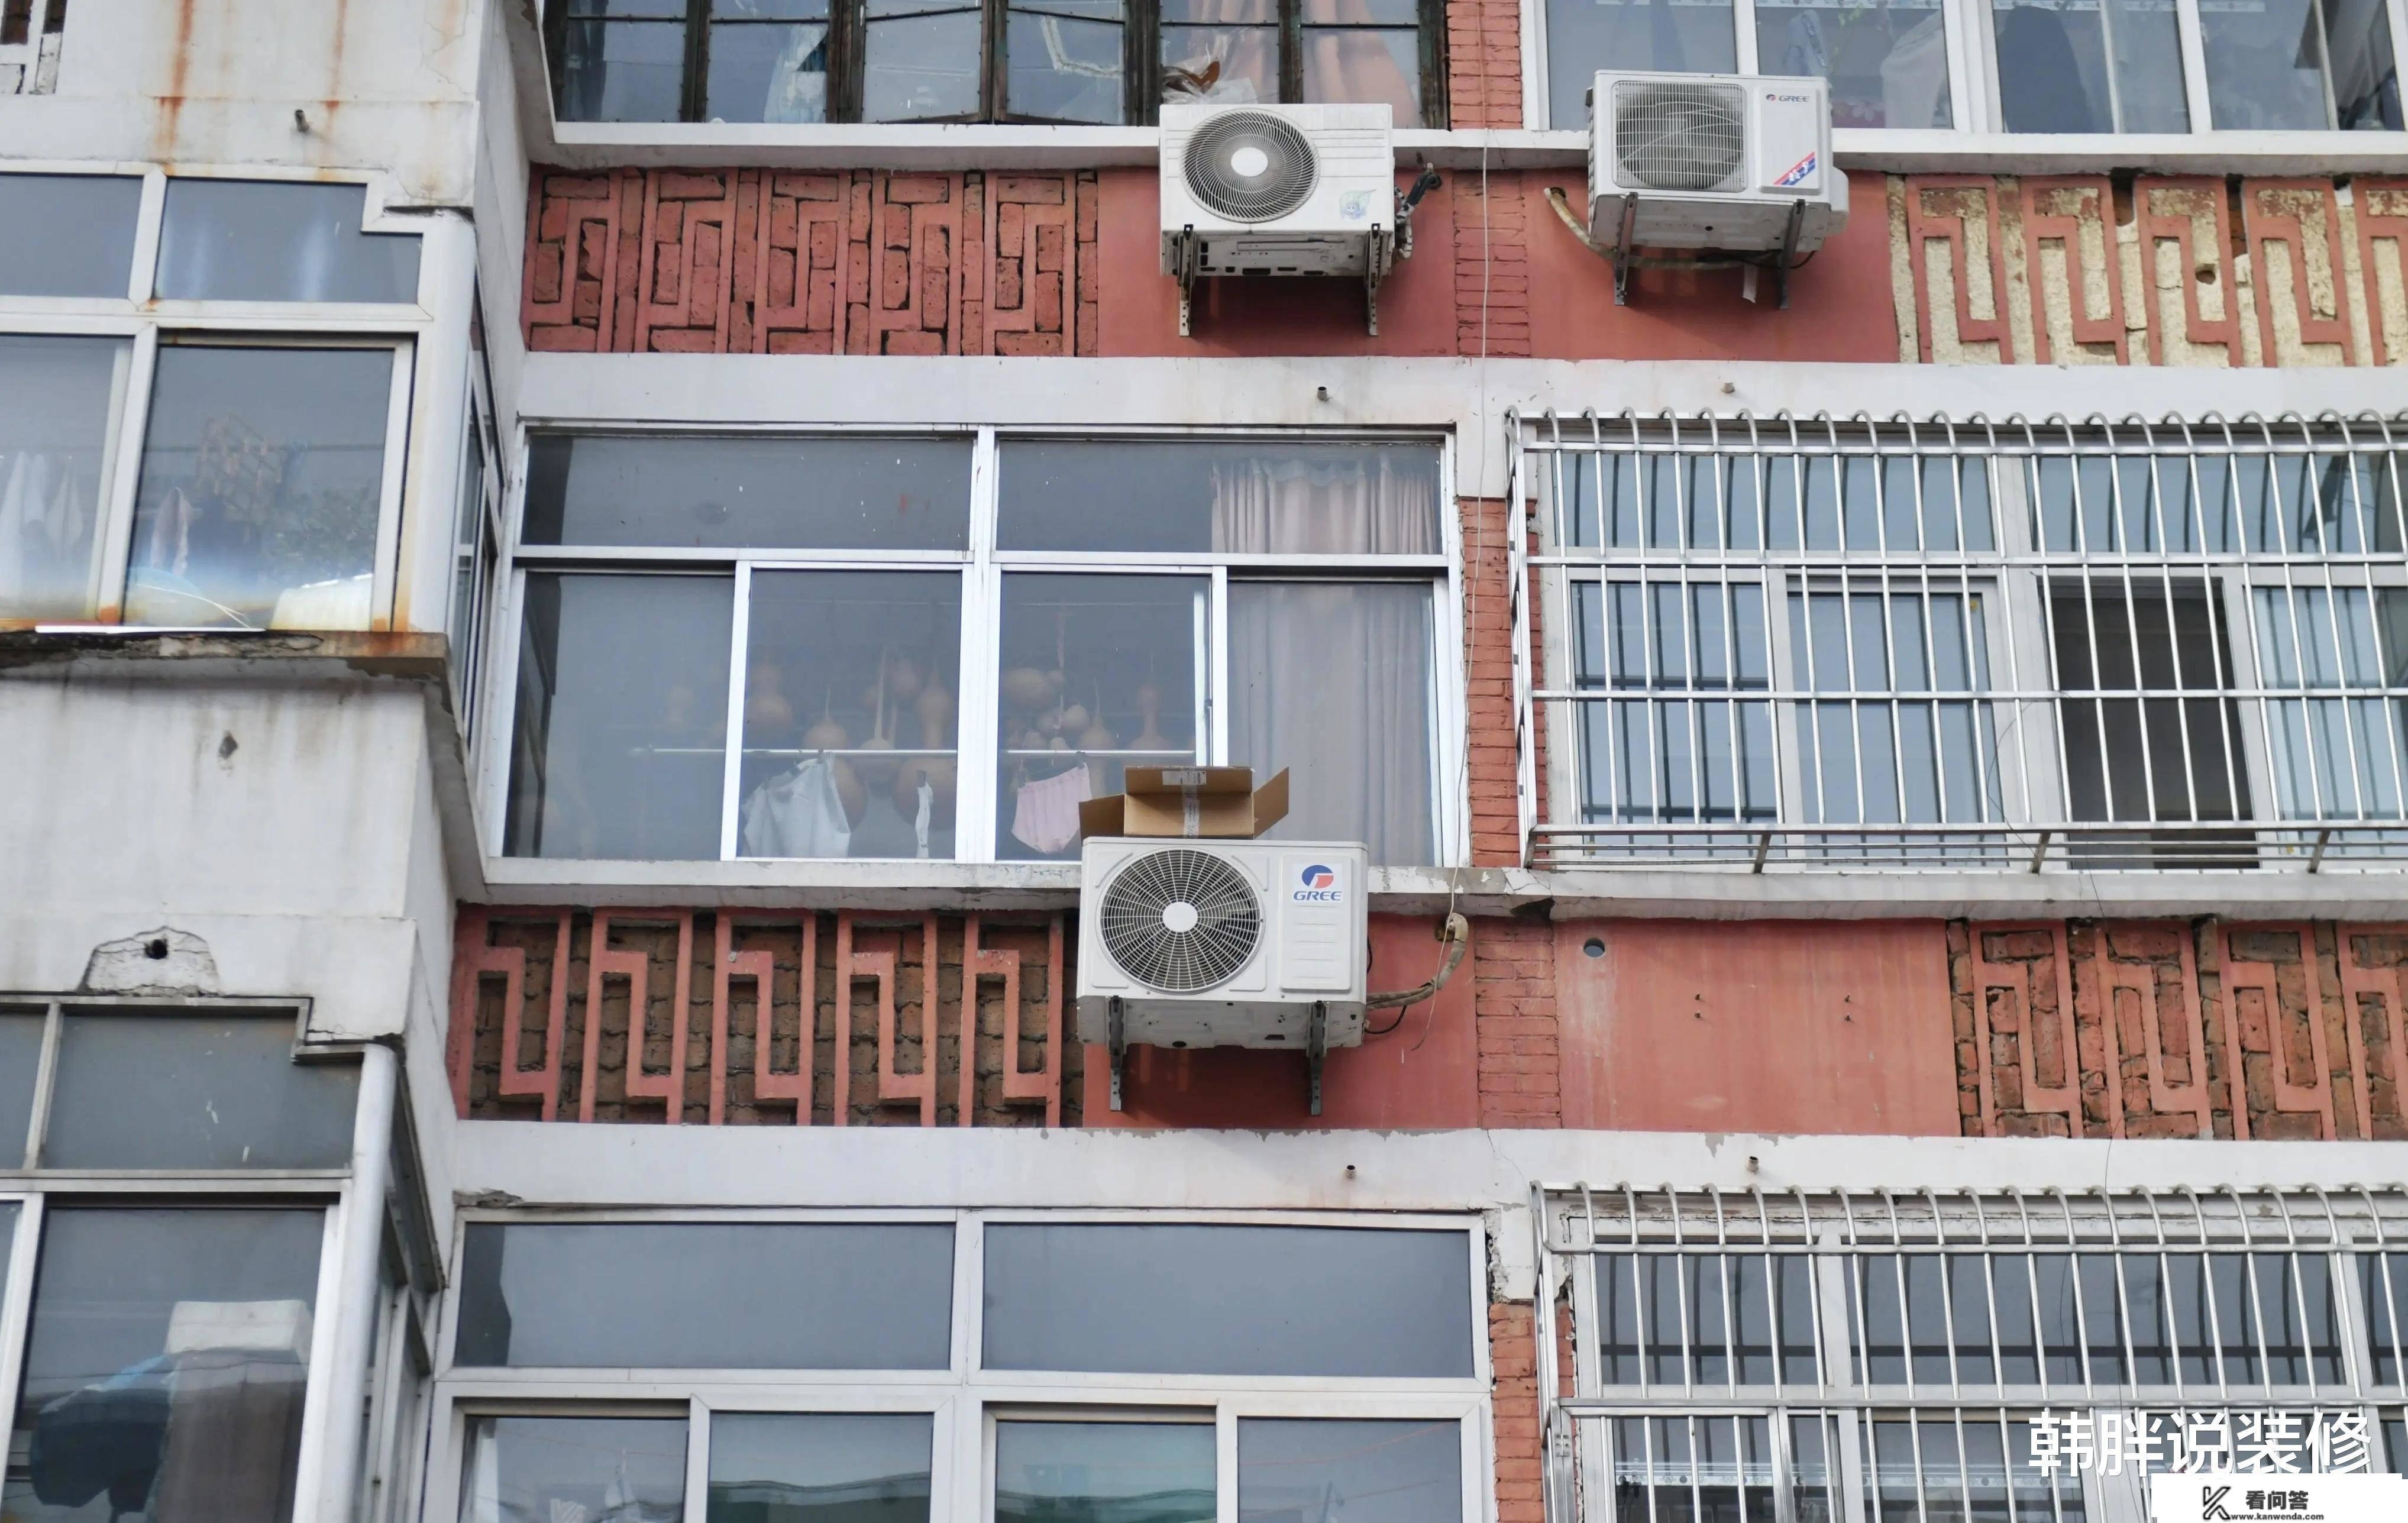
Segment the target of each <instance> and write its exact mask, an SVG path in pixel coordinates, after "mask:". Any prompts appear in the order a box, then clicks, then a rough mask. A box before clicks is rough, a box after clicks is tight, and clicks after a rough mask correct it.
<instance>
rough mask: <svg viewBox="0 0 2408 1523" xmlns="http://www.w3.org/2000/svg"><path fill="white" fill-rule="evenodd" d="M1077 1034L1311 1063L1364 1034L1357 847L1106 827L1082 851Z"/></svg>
mask: <svg viewBox="0 0 2408 1523" xmlns="http://www.w3.org/2000/svg"><path fill="white" fill-rule="evenodd" d="M1079 869H1080V872H1079V884H1080V891H1079V1039H1080V1040H1081V1041H1082V1042H1096V1043H1099V1044H1102V1045H1104V1046H1106V1047H1107V1048H1109V1049H1110V1051H1111V1056H1112V1108H1113V1109H1115V1110H1118V1109H1119V1108H1120V1057H1121V1055H1122V1053H1123V1052H1124V1051H1125V1049H1126V1048H1127V1047H1128V1046H1129V1045H1130V1044H1131V1043H1136V1042H1143V1043H1147V1044H1150V1045H1153V1046H1156V1047H1258V1048H1270V1049H1274V1050H1285V1051H1290V1052H1297V1053H1301V1054H1303V1055H1305V1056H1306V1057H1307V1058H1308V1059H1309V1061H1310V1073H1311V1080H1312V1099H1313V1105H1314V1109H1315V1110H1316V1112H1317V1111H1318V1109H1319V1102H1320V1070H1321V1064H1320V1058H1321V1055H1322V1053H1324V1052H1325V1051H1326V1050H1327V1049H1329V1048H1331V1047H1352V1046H1355V1045H1358V1044H1359V1043H1360V1042H1362V1040H1363V1009H1364V1004H1363V1001H1364V988H1363V980H1364V961H1365V946H1364V936H1365V925H1366V919H1365V902H1364V901H1365V888H1366V876H1365V874H1366V861H1365V852H1364V848H1363V847H1362V846H1361V845H1360V844H1333V843H1330V842H1326V841H1183V840H1178V839H1175V838H1138V837H1118V836H1109V837H1104V838H1101V839H1098V840H1091V841H1088V842H1087V843H1086V845H1085V847H1084V849H1083V850H1082V852H1081V853H1080V858H1079Z"/></svg>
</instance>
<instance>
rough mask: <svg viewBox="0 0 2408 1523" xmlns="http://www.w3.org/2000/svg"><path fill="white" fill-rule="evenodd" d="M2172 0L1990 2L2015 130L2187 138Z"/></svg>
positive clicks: (2010, 125)
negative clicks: (2168, 134)
mask: <svg viewBox="0 0 2408 1523" xmlns="http://www.w3.org/2000/svg"><path fill="white" fill-rule="evenodd" d="M2174 10H2175V7H2174V0H1994V3H1993V5H1992V7H1991V19H1992V23H1993V24H1994V25H1995V26H1996V27H1997V28H1998V35H1999V91H2000V94H2001V96H2003V97H2004V102H2003V104H2004V107H2005V110H2006V123H2007V130H2008V131H2009V132H2187V131H2189V130H2190V108H2189V106H2188V104H2187V103H2186V100H2185V99H2184V96H2183V79H2182V40H2181V38H2180V36H2178V35H2177V31H2176V25H2175V21H2174Z"/></svg>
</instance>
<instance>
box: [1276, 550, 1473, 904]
mask: <svg viewBox="0 0 2408 1523" xmlns="http://www.w3.org/2000/svg"><path fill="white" fill-rule="evenodd" d="M1431 619H1432V613H1431V611H1430V589H1429V587H1428V585H1427V584H1426V583H1420V582H1402V583H1387V584H1381V583H1362V584H1356V585H1308V584H1305V583H1300V582H1239V583H1233V584H1232V585H1231V586H1230V588H1229V703H1230V708H1231V713H1230V717H1229V760H1230V762H1231V763H1232V764H1233V765H1241V766H1248V767H1252V768H1253V769H1254V775H1255V776H1256V777H1259V778H1268V777H1269V776H1270V775H1271V774H1272V773H1274V772H1277V771H1278V770H1279V769H1281V768H1283V767H1284V768H1287V769H1289V770H1290V773H1291V776H1290V777H1289V779H1288V799H1289V807H1288V814H1287V818H1286V819H1284V820H1282V821H1281V822H1280V823H1279V824H1277V825H1275V826H1271V828H1270V829H1269V830H1268V831H1266V832H1265V835H1266V836H1267V837H1268V838H1269V839H1270V840H1274V841H1366V842H1369V845H1370V848H1371V860H1372V861H1373V862H1375V863H1426V862H1429V861H1432V860H1434V859H1435V858H1434V854H1435V851H1436V844H1435V841H1434V837H1433V832H1432V829H1431V824H1430V816H1431V811H1432V805H1431V797H1432V763H1431V754H1430V730H1431V724H1432V714H1431V711H1430V703H1431V695H1432V688H1431V683H1430V662H1431V660H1432V658H1433V651H1434V638H1435V637H1434V636H1433V634H1432V632H1431ZM1299 651H1311V652H1313V653H1314V659H1312V660H1311V661H1298V660H1297V658H1296V657H1297V652H1299Z"/></svg>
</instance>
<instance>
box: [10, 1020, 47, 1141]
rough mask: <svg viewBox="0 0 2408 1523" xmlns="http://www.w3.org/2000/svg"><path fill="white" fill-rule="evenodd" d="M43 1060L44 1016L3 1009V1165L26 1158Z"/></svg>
mask: <svg viewBox="0 0 2408 1523" xmlns="http://www.w3.org/2000/svg"><path fill="white" fill-rule="evenodd" d="M41 1061H42V1017H41V1016H40V1015H39V1014H36V1013H24V1014H19V1013H15V1012H13V1011H11V1012H7V1013H0V1169H14V1168H17V1167H18V1166H19V1165H21V1164H22V1163H23V1162H24V1161H25V1134H26V1132H27V1131H28V1130H30V1129H31V1128H32V1127H33V1124H34V1079H35V1076H36V1072H37V1071H38V1070H39V1069H40V1067H41Z"/></svg>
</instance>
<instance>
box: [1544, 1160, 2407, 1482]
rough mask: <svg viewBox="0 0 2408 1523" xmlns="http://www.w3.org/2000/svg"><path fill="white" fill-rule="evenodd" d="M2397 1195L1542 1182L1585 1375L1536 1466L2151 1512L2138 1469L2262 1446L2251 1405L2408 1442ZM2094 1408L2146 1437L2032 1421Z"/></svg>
mask: <svg viewBox="0 0 2408 1523" xmlns="http://www.w3.org/2000/svg"><path fill="white" fill-rule="evenodd" d="M2403 1220H2408V1197H2403V1196H2401V1194H2399V1193H2398V1192H2396V1191H2391V1192H2379V1193H2369V1192H2364V1191H2352V1192H2350V1193H2349V1194H2348V1195H2346V1196H2345V1197H2344V1196H2333V1195H2327V1194H2321V1193H2319V1194H2304V1193H2303V1194H2300V1195H2295V1196H2287V1197H2286V1196H2275V1195H2272V1194H2239V1193H2233V1192H2228V1191H2205V1192H2196V1193H2195V1192H2192V1191H2189V1190H2185V1191H2182V1192H2179V1193H2174V1192H2167V1193H2162V1194H2155V1195H2143V1194H2139V1193H2134V1192H2117V1193H2114V1194H2111V1195H2104V1196H2101V1195H2099V1194H2097V1193H2095V1192H2085V1193H2082V1194H2077V1195H2071V1196H2069V1195H2068V1194H2067V1193H2066V1192H2063V1191H2059V1190H2057V1189H2039V1188H2033V1189H2027V1190H2024V1191H2019V1192H2010V1193H2006V1194H2000V1195H1988V1194H1982V1193H1978V1192H1966V1193H1960V1194H1955V1195H1949V1196H1944V1197H1942V1196H1934V1195H1930V1194H1927V1193H1922V1192H1917V1191H1895V1192H1893V1191H1884V1192H1882V1193H1880V1194H1879V1195H1864V1196H1844V1195H1835V1194H1824V1193H1818V1192H1808V1191H1799V1192H1794V1193H1791V1194H1787V1195H1783V1196H1774V1197H1768V1196H1766V1195H1765V1194H1763V1193H1762V1192H1755V1193H1741V1192H1727V1193H1688V1194H1682V1195H1673V1194H1670V1193H1666V1192H1656V1191H1649V1192H1641V1191H1631V1190H1621V1189H1616V1190H1614V1191H1612V1192H1610V1193H1606V1194H1594V1193H1588V1192H1583V1193H1581V1194H1577V1195H1560V1196H1556V1197H1555V1198H1553V1199H1552V1200H1550V1202H1549V1204H1548V1206H1547V1208H1546V1216H1545V1224H1546V1233H1545V1237H1546V1245H1545V1248H1544V1250H1543V1251H1542V1254H1541V1260H1542V1262H1541V1286H1543V1287H1545V1288H1546V1289H1547V1291H1548V1292H1549V1296H1548V1300H1549V1301H1550V1302H1551V1303H1555V1302H1562V1303H1568V1309H1569V1311H1570V1316H1571V1354H1572V1363H1571V1371H1570V1373H1572V1374H1573V1376H1574V1384H1573V1386H1572V1387H1571V1389H1570V1392H1569V1394H1570V1395H1571V1396H1572V1397H1573V1398H1574V1399H1575V1401H1576V1402H1577V1404H1571V1403H1567V1404H1566V1405H1564V1406H1562V1407H1559V1408H1557V1409H1556V1410H1555V1411H1554V1412H1552V1413H1551V1414H1550V1415H1549V1420H1550V1423H1551V1424H1552V1423H1556V1422H1561V1423H1564V1424H1565V1425H1566V1426H1568V1427H1570V1429H1572V1430H1574V1432H1573V1436H1572V1439H1571V1442H1570V1443H1567V1444H1560V1445H1556V1446H1554V1447H1552V1448H1551V1450H1550V1455H1551V1458H1550V1460H1549V1465H1550V1469H1551V1473H1550V1475H1549V1477H1548V1480H1549V1484H1550V1495H1551V1496H1560V1497H1566V1498H1581V1499H1585V1500H1584V1501H1581V1502H1579V1503H1576V1505H1578V1506H1579V1507H1580V1509H1581V1516H1584V1517H1586V1518H1590V1519H1594V1520H1596V1523H1605V1520H1606V1519H1608V1518H1619V1519H1626V1520H1627V1519H1630V1518H1634V1517H1636V1518H1648V1517H1656V1518H1664V1517H1695V1518H1703V1517H1710V1516H1711V1517H1723V1518H1729V1519H1732V1520H1734V1523H1738V1520H1742V1519H1756V1518H1764V1519H1770V1518H1774V1517H1795V1518H1805V1519H1819V1520H1823V1523H1836V1520H1838V1519H1842V1518H1847V1519H1852V1520H1859V1523H1940V1520H1942V1519H1947V1518H1966V1517H1996V1518H2001V1519H2004V1518H2010V1517H2040V1518H2052V1519H2057V1520H2060V1523H2061V1520H2065V1519H2098V1520H2100V1523H2140V1520H2142V1519H2143V1518H2144V1517H2145V1516H2146V1507H2145V1497H2144V1491H2143V1486H2144V1484H2145V1475H2144V1474H2143V1473H2142V1472H2143V1471H2149V1470H2157V1469H2165V1468H2171V1467H2172V1466H2173V1465H2174V1464H2175V1463H2176V1461H2177V1459H2178V1458H2180V1457H2181V1456H2183V1455H2184V1454H2185V1453H2186V1446H2189V1447H2195V1448H2196V1449H2197V1452H2198V1456H2199V1458H2200V1461H2201V1462H2200V1463H2199V1464H2196V1465H2194V1466H2192V1467H2191V1468H2198V1469H2216V1470H2229V1469H2253V1468H2256V1467H2255V1466H2254V1465H2253V1464H2251V1463H2249V1462H2247V1461H2243V1463H2241V1464H2239V1465H2235V1464H2234V1463H2233V1462H2232V1459H2233V1455H2234V1447H2233V1446H2234V1445H2236V1444H2248V1443H2249V1442H2250V1438H2249V1436H2248V1434H2247V1433H2246V1432H2244V1431H2243V1430H2244V1429H2246V1428H2249V1427H2250V1426H2252V1421H2253V1417H2254V1415H2255V1414H2256V1413H2257V1412H2262V1411H2267V1410H2275V1411H2279V1412H2286V1413H2288V1414H2290V1417H2289V1418H2287V1419H2286V1420H2287V1421H2291V1422H2293V1423H2294V1424H2296V1426H2297V1427H2298V1430H2299V1431H2298V1432H2297V1433H2296V1434H2295V1436H2294V1439H2293V1441H2292V1450H2291V1453H2290V1455H2289V1458H2290V1459H2291V1460H2292V1462H2293V1463H2294V1464H2296V1465H2297V1466H2298V1468H2301V1469H2304V1468H2307V1460H2308V1459H2309V1458H2310V1456H2309V1453H2308V1449H2307V1445H2308V1442H2309V1441H2308V1438H2307V1430H2306V1425H2305V1423H2304V1421H2302V1420H2301V1419H2304V1418H2305V1417H2307V1416H2310V1415H2322V1416H2323V1417H2324V1418H2325V1419H2327V1427H2328V1430H2329V1431H2331V1432H2339V1433H2346V1432H2348V1431H2350V1430H2353V1429H2354V1430H2355V1431H2356V1432H2357V1434H2358V1443H2357V1445H2356V1448H2355V1451H2354V1452H2353V1451H2352V1450H2351V1449H2350V1447H2349V1446H2348V1444H2346V1443H2344V1442H2343V1441H2341V1440H2339V1439H2335V1440H2333V1441H2332V1444H2331V1447H2330V1448H2329V1450H2327V1451H2326V1456H2327V1458H2326V1459H2325V1460H2324V1462H2322V1463H2320V1464H2318V1466H2317V1467H2316V1468H2329V1469H2343V1470H2346V1469H2372V1470H2376V1471H2386V1470H2397V1469H2400V1468H2401V1466H2403V1465H2408V1453H2403V1452H2402V1451H2401V1449H2400V1448H2399V1447H2397V1446H2396V1442H2394V1443H2393V1444H2392V1446H2390V1447H2387V1448H2386V1433H2396V1432H2398V1431H2400V1430H2401V1429H2400V1425H2401V1421H2402V1412H2401V1406H2400V1402H2401V1396H2402V1390H2401V1385H2400V1373H2399V1372H2400V1369H2401V1364H2400V1360H2399V1355H2398V1348H2397V1342H2396V1338H2395V1337H2394V1335H2393V1329H2394V1328H2395V1326H2396V1323H2395V1322H2393V1321H2391V1320H2389V1318H2390V1317H2391V1316H2392V1315H2393V1305H2394V1303H2393V1300H2387V1299H2386V1298H2387V1297H2390V1296H2391V1295H2392V1290H2391V1285H2390V1278H2388V1276H2389V1275H2390V1272H2391V1271H2392V1269H2393V1268H2394V1266H2393V1264H2392V1260H2394V1259H2396V1258H2398V1257H2400V1256H2397V1255H2393V1254H2390V1253H2388V1252H2385V1251H2378V1250H2375V1247H2374V1245H2377V1244H2380V1243H2384V1242H2386V1241H2390V1240H2391V1239H2392V1238H2393V1237H2395V1236H2396V1234H2397V1233H2398V1231H2399V1228H2400V1224H2401V1222H2402V1221H2403ZM2401 1284H2402V1285H2403V1286H2408V1279H2403V1280H2402V1281H2401ZM2358 1329H2371V1330H2358ZM2386 1358H2388V1360H2389V1362H2387V1363H2386V1362H2385V1361H2386ZM1541 1360H1542V1362H1541V1366H1540V1371H1539V1373H1540V1376H1541V1388H1542V1389H1552V1388H1554V1387H1553V1385H1552V1377H1553V1374H1554V1371H1553V1369H1552V1368H1551V1366H1552V1364H1553V1359H1552V1358H1551V1357H1550V1356H1549V1355H1546V1354H1542V1356H1541ZM2107 1412H2112V1413H2114V1416H2115V1419H2116V1420H2117V1421H2121V1420H2122V1417H2123V1415H2124V1414H2125V1413H2127V1412H2133V1413H2137V1414H2139V1421H2140V1422H2141V1423H2142V1424H2143V1425H2144V1427H2145V1430H2146V1431H2147V1432H2148V1434H2149V1435H2150V1440H2151V1444H2152V1445H2153V1447H2154V1450H2155V1458H2154V1459H2151V1460H2143V1459H2142V1458H2139V1457H2138V1453H2137V1449H2136V1448H2133V1447H2127V1448H2126V1449H2125V1450H2124V1454H2125V1456H2126V1458H2127V1460H2128V1462H2127V1463H2126V1464H2124V1465H2122V1466H2120V1467H2119V1468H2118V1469H2117V1470H2116V1472H2115V1473H2113V1474H2109V1473H2105V1472H2104V1470H2103V1469H2095V1468H2088V1467H2083V1468H2077V1467H2075V1466H2073V1465H2071V1464H2069V1463H2065V1462H2063V1461H2062V1459H2061V1458H2060V1457H2061V1450H2060V1449H2058V1448H2057V1447H2056V1446H2055V1445H2052V1444H2049V1443H2047V1442H2045V1438H2046V1435H2040V1434H2038V1433H2037V1431H2036V1430H2038V1429H2039V1427H2040V1425H2041V1424H2042V1422H2043V1421H2046V1420H2050V1419H2052V1418H2054V1419H2062V1418H2064V1417H2065V1416H2067V1415H2081V1416H2083V1417H2085V1418H2090V1419H2092V1420H2094V1421H2098V1422H2100V1424H2101V1426H2102V1427H2103V1426H2104V1422H2105V1419H2104V1418H2102V1417H2100V1414H2101V1413H2107ZM2215 1430H2221V1432H2222V1443H2223V1444H2224V1448H2223V1451H2222V1454H2223V1458H2224V1462H2223V1463H2216V1462H2214V1459H2215V1453H2214V1450H2213V1449H2212V1447H2211V1444H2212V1440H2213V1434H2214V1431H2215ZM1600 1468H1601V1471H1602V1475H1603V1477H1604V1478H1605V1479H1606V1481H1607V1483H1608V1484H1606V1485H1603V1486H1596V1485H1587V1486H1584V1485H1582V1484H1580V1483H1581V1481H1582V1479H1583V1477H1584V1476H1588V1475H1597V1474H1598V1473H1599V1469H1600ZM1609 1499H1610V1501H1609ZM1609 1508H1610V1509H1611V1510H1610V1511H1609ZM1563 1523H1574V1520H1573V1519H1572V1518H1571V1517H1570V1516H1568V1517H1567V1518H1566V1519H1564V1520H1563Z"/></svg>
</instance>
